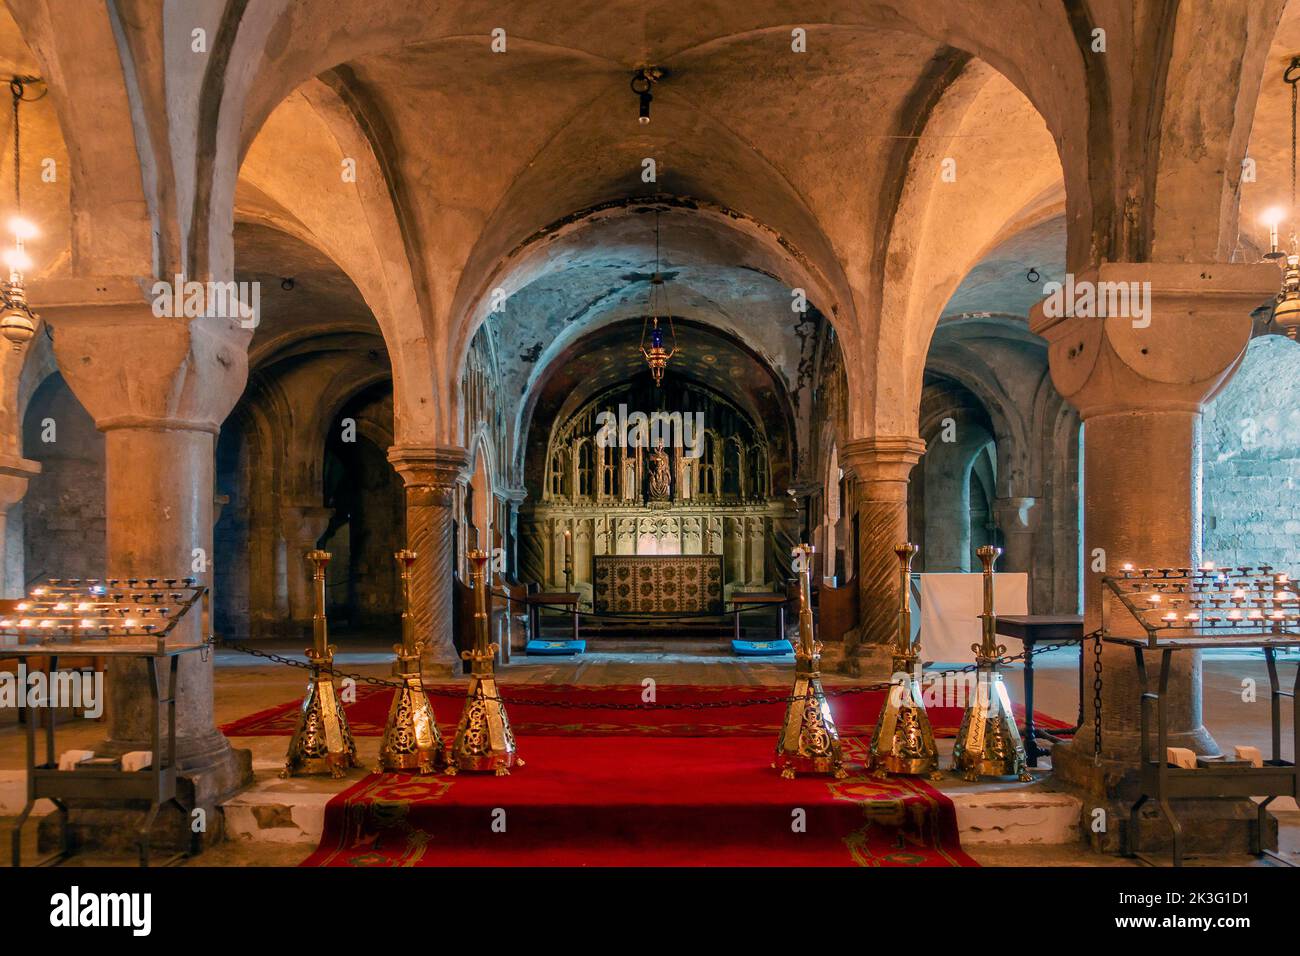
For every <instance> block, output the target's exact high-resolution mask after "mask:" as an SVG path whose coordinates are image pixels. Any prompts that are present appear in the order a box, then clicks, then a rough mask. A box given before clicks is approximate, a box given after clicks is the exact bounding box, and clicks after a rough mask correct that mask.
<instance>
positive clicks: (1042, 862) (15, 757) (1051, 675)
mask: <svg viewBox="0 0 1300 956" xmlns="http://www.w3.org/2000/svg"><path fill="white" fill-rule="evenodd" d="M332 638H333V639H334V642H335V643H336V644H337V645H338V647H339V653H338V655H337V657H336V666H337V667H339V668H340V669H341V670H345V671H349V672H355V673H358V674H362V675H369V676H375V677H387V676H388V675H389V673H390V667H391V650H390V647H391V638H389V637H383V638H379V637H366V636H358V635H348V634H345V633H341V634H336V635H332ZM303 645H304V642H302V641H286V642H273V643H266V644H262V645H259V647H262V648H263V649H265V650H268V651H275V652H276V653H281V654H284V655H286V656H299V657H300V656H301V653H302V647H303ZM791 667H792V658H791V657H785V658H768V659H754V658H750V659H742V658H737V657H734V656H732V655H730V654H723V653H721V652H720V650H719V644H718V642H700V641H690V642H685V641H673V642H670V643H655V642H651V641H615V640H613V639H611V640H607V641H602V642H597V643H596V644H595V645H594V646H593V648H592V650H590V651H589V652H588V653H587V654H585V655H583V656H581V657H577V658H554V657H550V658H542V657H532V658H529V657H525V656H524V655H522V654H516V656H515V657H514V659H513V660H512V662H511V663H510V664H508V665H506V666H504V667H502V668H500V670H499V677H500V680H501V682H502V683H503V684H504V685H506V686H508V685H509V683H511V682H527V683H542V682H544V683H577V684H594V685H609V684H639V683H640V682H641V681H642V680H643V679H644V678H646V677H652V678H654V679H655V680H656V681H658V682H660V683H663V684H713V685H733V686H782V685H784V684H786V683H787V682H788V681H789V679H790V673H791ZM1077 667H1078V656H1077V652H1074V651H1071V650H1069V649H1062V650H1058V651H1054V652H1050V653H1047V654H1044V655H1041V656H1040V657H1039V658H1038V659H1037V662H1036V665H1035V672H1036V681H1035V686H1036V700H1035V709H1036V710H1037V711H1039V712H1041V713H1045V714H1049V715H1051V716H1054V717H1059V718H1061V719H1063V720H1068V721H1070V722H1073V720H1074V717H1075V715H1076V714H1077V711H1078V691H1077V686H1078V685H1077V682H1078V676H1077V673H1078V672H1077ZM1295 667H1296V662H1295V661H1294V660H1289V661H1286V662H1284V663H1282V664H1281V665H1280V669H1281V671H1282V673H1281V677H1282V681H1283V683H1284V686H1290V682H1291V681H1293V680H1294V677H1295ZM1021 676H1022V672H1021V670H1020V669H1019V668H1018V667H1013V668H1010V669H1009V670H1008V678H1007V679H1008V683H1009V687H1010V690H1011V695H1012V698H1013V699H1014V700H1017V701H1023V693H1022V686H1021V685H1022V680H1021ZM1248 677H1249V678H1253V679H1254V680H1255V681H1256V683H1257V685H1258V686H1260V687H1264V688H1266V687H1267V675H1266V673H1265V670H1264V664H1263V661H1262V660H1261V659H1258V658H1254V657H1250V656H1248V655H1244V654H1238V655H1230V654H1219V655H1214V656H1211V657H1208V658H1207V659H1206V661H1205V666H1204V690H1203V692H1204V697H1203V700H1204V715H1205V723H1206V725H1207V727H1208V728H1209V729H1210V731H1211V733H1212V734H1213V735H1214V736H1215V739H1216V740H1217V741H1218V742H1219V743H1220V745H1221V746H1224V747H1230V746H1231V745H1233V744H1250V745H1254V746H1257V747H1260V748H1261V749H1267V747H1268V745H1269V739H1268V726H1269V725H1268V707H1267V703H1266V699H1267V698H1266V696H1263V695H1261V697H1260V700H1259V702H1258V703H1257V704H1246V703H1243V702H1242V700H1241V689H1242V681H1243V680H1244V679H1245V678H1248ZM825 682H826V684H827V685H832V684H840V683H851V681H850V680H849V679H848V678H844V677H841V676H839V675H834V674H827V675H825ZM214 686H215V691H214V693H215V712H216V720H217V723H218V724H222V723H226V722H228V721H233V720H235V719H237V718H239V717H243V716H245V715H248V714H250V713H253V712H255V711H258V710H262V709H265V708H268V707H272V706H274V705H276V704H280V703H282V702H284V701H288V700H292V699H294V698H296V697H298V696H300V695H301V693H302V689H303V676H302V672H301V671H299V670H296V669H290V668H288V667H285V666H283V665H276V664H268V663H267V662H265V661H263V660H261V659H258V658H254V657H250V656H247V655H244V654H241V653H238V652H234V651H226V650H223V651H220V652H218V653H217V655H216V677H215V685H214ZM435 706H436V704H435ZM1284 723H1285V722H1284ZM103 733H104V729H103V724H102V722H97V721H87V720H76V721H70V722H68V723H67V724H63V725H61V729H60V732H59V738H58V743H59V747H60V749H69V748H78V747H85V748H90V749H93V747H94V745H95V743H96V742H97V741H98V740H100V739H102V737H103ZM232 742H233V743H234V744H235V746H237V747H244V748H248V749H250V750H251V751H252V754H253V767H254V771H255V774H256V782H255V783H254V785H253V786H252V787H251V788H250V789H249V790H248V791H245V792H244V793H243V794H241V795H239V796H237V797H236V798H234V800H233V801H232V803H231V805H230V806H228V808H227V819H228V821H231V823H230V824H228V827H229V828H230V829H233V830H235V831H236V832H235V835H234V836H233V837H232V839H230V840H229V841H227V842H225V843H223V844H220V845H218V846H216V847H213V848H212V849H209V850H208V851H207V852H205V853H204V854H202V855H201V856H199V857H197V858H196V859H194V860H191V861H188V862H187V864H186V865H198V866H292V865H296V864H297V863H299V862H301V861H302V860H303V859H305V858H306V857H307V856H308V855H309V854H310V853H311V851H312V850H313V849H314V848H315V846H316V839H315V838H316V837H318V836H319V829H313V827H314V826H315V825H316V821H317V820H318V818H319V817H321V816H322V815H323V807H324V805H325V803H326V802H327V801H328V800H329V798H330V797H331V796H333V795H334V794H335V793H338V792H340V791H341V790H343V789H345V788H346V787H348V786H351V785H352V784H353V783H355V782H356V781H357V780H358V779H360V778H361V777H362V776H364V774H365V771H364V770H361V769H358V770H354V771H352V772H351V773H349V774H348V776H347V777H345V778H344V779H343V780H330V779H329V778H325V777H303V778H295V779H293V780H287V781H283V780H280V779H278V776H277V774H278V772H279V769H280V767H281V765H282V762H283V758H284V751H285V747H286V746H287V743H288V740H287V738H285V737H269V736H267V737H236V738H232ZM378 745H379V739H378V738H377V737H361V738H358V740H357V746H358V754H359V757H360V761H361V766H362V767H363V768H365V767H369V766H372V765H373V763H374V760H375V755H376V753H377V750H378ZM23 746H24V737H23V730H22V728H21V727H20V726H18V725H17V723H16V716H15V714H14V712H13V711H0V846H4V847H7V846H8V841H9V834H10V833H11V832H12V825H13V820H14V817H15V816H16V814H17V813H18V812H19V810H20V809H21V807H22V804H23V799H24V798H23V770H22V767H23V759H24V758H23ZM1293 747H1294V741H1293V740H1292V739H1291V735H1290V733H1289V727H1288V729H1287V731H1286V736H1285V739H1284V741H1283V749H1284V752H1292V748H1293ZM939 749H940V752H941V754H942V756H943V758H944V760H943V765H944V766H947V765H948V757H949V755H950V753H951V750H952V741H951V740H942V739H941V740H940V741H939ZM1050 765H1051V761H1050V758H1040V762H1039V770H1040V771H1044V772H1045V771H1046V770H1047V769H1049V768H1050ZM1043 776H1045V774H1044V773H1040V774H1039V777H1040V781H1039V782H1035V783H1030V784H1024V783H1018V782H1003V781H981V782H979V783H976V784H971V783H965V782H963V781H962V780H960V779H959V778H958V777H956V776H955V775H951V774H947V775H945V777H944V779H943V780H942V781H940V782H938V783H937V784H936V786H937V787H938V789H940V790H942V791H943V792H944V793H945V794H947V795H948V796H949V797H950V798H951V799H953V801H954V804H955V805H956V806H957V813H958V822H959V826H960V828H961V831H962V834H961V835H962V845H963V848H964V849H965V850H966V851H967V852H968V853H970V854H971V856H973V857H974V858H975V859H976V860H977V861H978V862H980V863H981V864H983V865H988V866H1129V865H1135V864H1134V863H1133V862H1132V861H1129V860H1125V859H1122V858H1117V857H1113V856H1105V855H1101V854H1098V853H1094V852H1092V851H1091V850H1090V849H1088V848H1087V847H1086V845H1085V844H1083V843H1082V842H1080V841H1079V839H1078V837H1077V830H1071V828H1070V823H1071V818H1072V817H1073V818H1077V814H1078V805H1077V803H1073V804H1072V803H1071V800H1072V799H1073V798H1070V797H1069V796H1068V795H1066V794H1061V793H1057V792H1055V791H1054V788H1052V786H1051V785H1050V782H1042V777H1043ZM268 805H273V806H281V805H289V806H292V807H293V815H294V819H295V820H297V821H299V823H300V824H301V825H299V826H289V827H285V826H277V827H274V828H270V829H264V828H262V827H260V826H259V824H258V820H257V814H256V813H255V812H252V811H253V810H254V808H260V807H264V806H268ZM1274 807H1275V808H1277V811H1278V812H1277V816H1278V820H1279V825H1280V832H1281V846H1280V851H1281V853H1282V855H1284V856H1286V857H1287V858H1288V859H1290V860H1292V861H1294V862H1297V863H1300V811H1298V810H1297V809H1296V806H1295V804H1294V802H1292V801H1289V800H1278V801H1275V802H1274ZM40 812H41V808H40V807H38V809H37V813H40ZM35 835H36V827H35V826H34V825H32V824H30V823H29V824H28V826H27V828H26V830H25V842H26V843H30V844H31V847H30V849H29V850H27V851H25V855H28V854H33V855H28V858H29V859H31V858H34V851H35V838H36V837H35ZM7 863H8V853H3V854H0V865H7ZM134 863H135V858H134V856H133V855H109V854H102V853H95V852H87V853H83V854H79V855H78V856H76V857H74V858H73V860H72V861H70V862H69V863H68V864H65V865H79V866H90V865H128V866H129V865H134ZM1189 865H1269V864H1267V863H1261V862H1260V861H1257V860H1255V859H1254V858H1253V857H1244V856H1243V857H1222V858H1209V857H1201V858H1199V859H1197V860H1194V861H1191V862H1190V863H1189ZM1274 865H1275V864H1274Z"/></svg>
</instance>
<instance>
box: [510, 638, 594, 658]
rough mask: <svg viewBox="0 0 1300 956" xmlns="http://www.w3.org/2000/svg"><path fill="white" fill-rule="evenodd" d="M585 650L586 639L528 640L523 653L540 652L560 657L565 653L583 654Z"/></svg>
mask: <svg viewBox="0 0 1300 956" xmlns="http://www.w3.org/2000/svg"><path fill="white" fill-rule="evenodd" d="M586 650H587V642H586V641H529V642H528V644H527V645H526V646H525V647H524V653H525V654H542V655H550V656H552V657H562V656H564V655H566V654H583V653H585V652H586Z"/></svg>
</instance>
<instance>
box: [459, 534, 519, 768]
mask: <svg viewBox="0 0 1300 956" xmlns="http://www.w3.org/2000/svg"><path fill="white" fill-rule="evenodd" d="M469 561H470V566H471V575H472V580H473V583H474V648H473V650H468V651H462V652H461V655H460V656H461V658H462V659H463V660H467V661H469V662H470V678H469V692H468V694H467V695H466V697H465V708H464V710H462V711H461V714H460V723H459V724H457V725H456V737H455V739H454V740H453V741H452V744H451V763H450V766H448V768H447V772H448V773H450V774H454V773H456V771H457V770H473V771H488V770H490V771H492V772H493V773H495V774H496V775H497V776H498V777H504V776H506V775H507V774H508V773H510V768H511V767H516V766H517V767H522V766H523V765H524V762H523V760H521V759H520V758H519V753H518V749H517V748H516V747H515V735H514V732H513V731H512V730H511V729H510V718H509V717H507V716H506V707H505V704H504V703H503V702H502V700H501V693H500V691H499V690H498V688H497V679H496V671H495V669H494V666H493V662H494V659H495V657H496V652H497V645H496V644H493V643H492V641H491V639H490V634H489V630H490V627H489V622H488V607H489V605H488V593H487V589H488V581H487V563H488V556H487V554H486V553H484V552H483V551H478V550H475V551H471V552H470V553H469Z"/></svg>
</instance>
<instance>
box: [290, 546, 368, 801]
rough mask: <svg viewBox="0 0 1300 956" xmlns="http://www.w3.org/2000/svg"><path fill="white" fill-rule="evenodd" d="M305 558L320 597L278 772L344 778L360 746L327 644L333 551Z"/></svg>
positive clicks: (292, 774)
mask: <svg viewBox="0 0 1300 956" xmlns="http://www.w3.org/2000/svg"><path fill="white" fill-rule="evenodd" d="M307 560H308V561H309V562H311V565H312V585H313V590H314V593H315V600H316V610H315V613H314V614H313V615H312V646H311V647H309V648H307V651H306V654H307V660H308V661H309V662H310V664H311V678H310V680H309V682H308V684H307V696H306V697H304V698H303V701H302V708H301V709H300V711H299V713H298V725H297V727H296V728H295V729H294V732H293V736H292V737H291V738H290V739H289V752H288V754H286V756H285V758H284V769H283V770H281V771H280V776H281V777H293V776H300V775H302V774H313V773H328V774H329V775H330V776H331V777H341V776H343V773H344V771H346V770H347V769H348V768H349V767H355V766H357V745H356V742H355V741H354V740H353V739H352V732H351V730H350V729H349V728H348V719H347V716H346V715H345V714H344V713H343V706H342V705H341V704H340V703H339V696H338V688H337V687H335V686H334V671H333V668H334V647H333V646H332V645H331V644H330V642H329V625H328V622H327V620H326V617H325V568H326V566H327V565H328V564H329V561H330V555H329V552H328V551H308V552H307Z"/></svg>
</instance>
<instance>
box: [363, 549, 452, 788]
mask: <svg viewBox="0 0 1300 956" xmlns="http://www.w3.org/2000/svg"><path fill="white" fill-rule="evenodd" d="M393 557H394V558H395V559H396V560H397V564H398V567H399V568H401V574H402V643H400V644H395V645H393V652H394V654H395V655H396V660H395V661H394V663H393V676H395V677H398V678H400V679H401V681H402V684H401V686H400V687H398V688H397V689H396V690H395V691H393V701H392V703H391V704H390V705H389V707H388V720H387V721H386V722H385V724H384V736H383V739H382V740H381V741H380V743H379V763H378V765H377V766H376V767H375V772H376V773H384V772H387V771H393V770H414V771H415V772H416V773H421V774H424V773H436V772H437V771H438V768H439V767H440V766H442V765H444V764H445V763H446V761H447V755H446V752H445V751H444V749H443V743H442V734H440V733H439V732H438V721H437V719H436V718H435V716H434V713H433V705H432V704H430V703H429V695H428V694H426V693H425V692H424V681H423V677H422V674H421V668H420V656H421V655H422V654H423V652H424V645H425V641H424V640H422V639H421V638H419V637H418V636H417V635H416V633H415V615H414V613H413V612H412V611H411V566H412V565H414V564H415V561H416V557H417V555H416V553H415V552H414V551H408V550H405V549H403V550H401V551H398V552H397V553H395V554H394V555H393Z"/></svg>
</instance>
